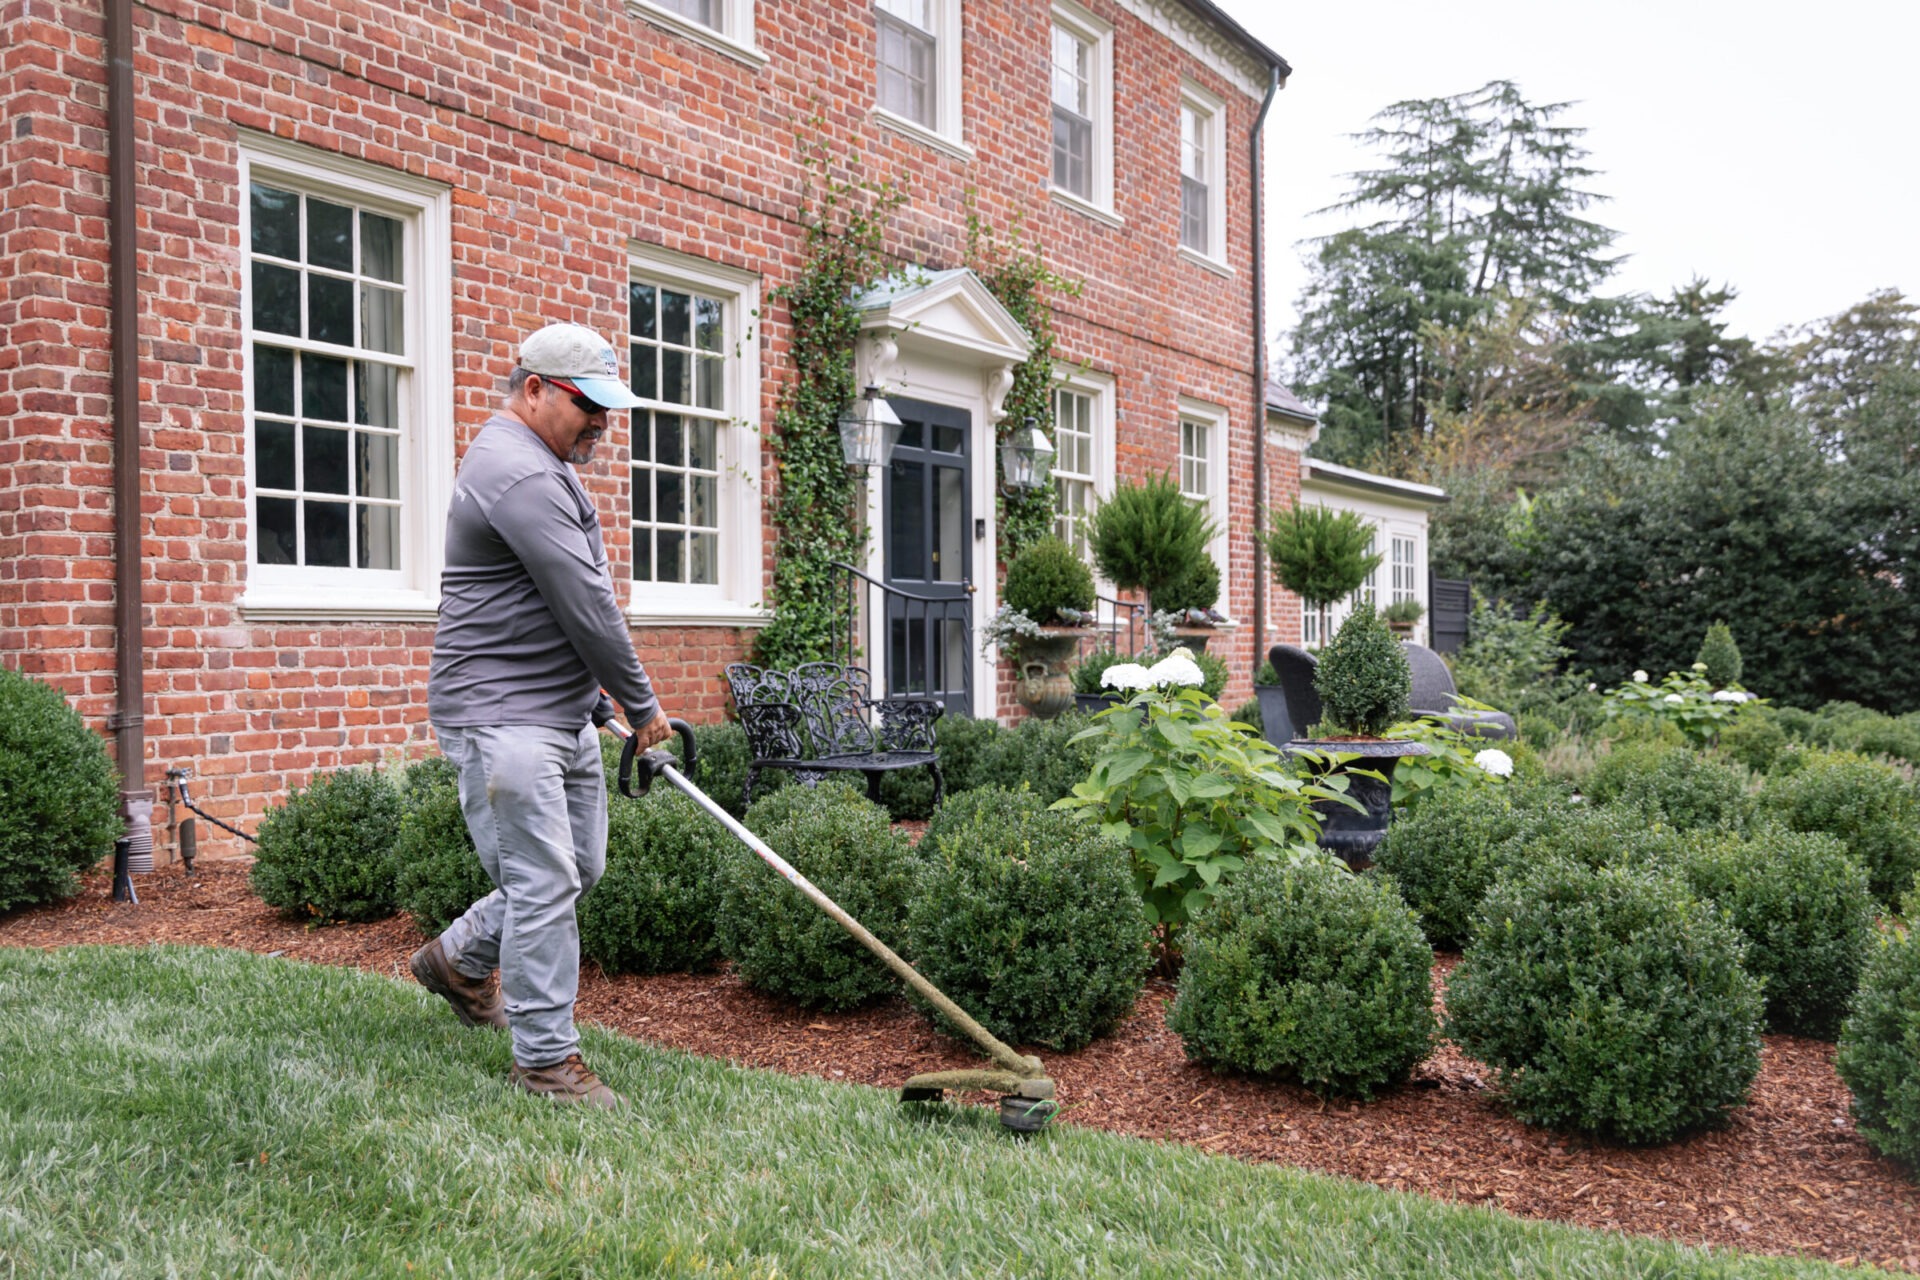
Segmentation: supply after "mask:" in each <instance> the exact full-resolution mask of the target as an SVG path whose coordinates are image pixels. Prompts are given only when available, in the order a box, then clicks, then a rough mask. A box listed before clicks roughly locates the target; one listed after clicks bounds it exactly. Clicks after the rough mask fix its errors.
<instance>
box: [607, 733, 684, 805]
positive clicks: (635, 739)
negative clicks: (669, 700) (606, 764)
mask: <svg viewBox="0 0 1920 1280" xmlns="http://www.w3.org/2000/svg"><path fill="white" fill-rule="evenodd" d="M667 724H668V725H670V726H671V727H672V729H673V731H674V732H675V733H677V734H679V735H680V750H681V752H682V753H683V756H682V758H681V759H678V760H676V759H674V757H673V756H672V755H671V754H670V753H668V752H665V751H646V752H643V751H641V750H640V738H639V736H638V735H636V734H635V733H634V732H633V731H632V730H631V729H627V728H625V727H624V726H622V725H621V724H620V722H619V721H617V720H613V721H609V722H608V725H607V727H608V728H610V729H612V730H613V731H614V732H615V733H616V734H618V735H619V736H620V737H621V738H622V739H624V741H623V742H622V744H621V746H620V794H621V795H623V796H626V797H627V798H628V799H630V800H638V799H639V798H640V797H641V796H644V795H646V794H647V791H648V789H649V788H651V787H652V786H653V780H654V779H655V778H657V777H659V776H660V771H661V770H663V769H665V768H667V766H669V765H678V766H679V767H680V769H681V771H682V772H684V773H687V774H691V773H692V772H693V760H694V754H695V752H696V750H697V748H696V747H695V746H694V745H693V726H692V725H690V724H688V723H687V722H686V721H685V720H673V719H669V720H668V721H667ZM636 760H638V761H639V764H640V770H639V772H638V773H636V772H634V768H633V766H634V762H635V761H636Z"/></svg>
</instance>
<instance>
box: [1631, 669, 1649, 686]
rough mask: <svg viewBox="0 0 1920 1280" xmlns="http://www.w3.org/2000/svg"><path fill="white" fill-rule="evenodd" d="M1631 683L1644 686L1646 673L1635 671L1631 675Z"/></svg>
mask: <svg viewBox="0 0 1920 1280" xmlns="http://www.w3.org/2000/svg"><path fill="white" fill-rule="evenodd" d="M1633 682H1634V683H1635V684H1645V683H1646V682H1647V673H1646V672H1644V671H1636V672H1634V673H1633Z"/></svg>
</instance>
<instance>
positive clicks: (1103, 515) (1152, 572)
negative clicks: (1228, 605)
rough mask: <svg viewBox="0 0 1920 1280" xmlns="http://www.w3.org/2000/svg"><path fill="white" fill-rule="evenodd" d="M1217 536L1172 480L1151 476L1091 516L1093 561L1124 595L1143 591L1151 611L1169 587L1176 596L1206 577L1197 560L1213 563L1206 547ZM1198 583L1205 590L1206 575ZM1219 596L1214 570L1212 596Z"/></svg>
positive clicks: (1125, 489) (1158, 606) (1162, 602)
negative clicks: (1193, 581) (1186, 584)
mask: <svg viewBox="0 0 1920 1280" xmlns="http://www.w3.org/2000/svg"><path fill="white" fill-rule="evenodd" d="M1217 532H1219V527H1218V526H1217V525H1216V524H1214V522H1213V520H1212V518H1211V517H1209V516H1208V515H1207V512H1206V508H1205V507H1203V506H1201V505H1200V504H1199V503H1198V502H1195V501H1194V500H1193V499H1191V498H1189V497H1187V496H1186V495H1185V494H1183V493H1181V492H1180V486H1179V485H1177V484H1175V483H1174V482H1173V479H1172V478H1171V477H1170V476H1167V475H1165V474H1162V475H1159V476H1149V477H1147V478H1146V479H1145V480H1143V481H1141V482H1140V483H1139V484H1129V485H1122V486H1120V488H1119V489H1117V490H1115V492H1114V494H1113V496H1112V497H1111V498H1108V499H1107V500H1106V501H1105V502H1103V503H1101V504H1100V507H1099V510H1097V511H1095V512H1094V513H1093V522H1092V545H1093V563H1094V565H1095V567H1097V568H1098V569H1099V570H1100V572H1101V573H1103V574H1105V575H1106V577H1107V578H1108V580H1109V581H1111V582H1112V583H1113V585H1114V586H1116V587H1119V588H1120V589H1121V590H1122V591H1144V592H1146V593H1147V605H1148V608H1149V610H1157V609H1161V608H1164V607H1165V601H1166V600H1168V599H1170V598H1171V597H1168V596H1167V591H1168V589H1169V588H1172V589H1173V590H1174V591H1175V593H1176V594H1178V593H1180V592H1181V591H1183V590H1185V591H1189V592H1191V591H1192V590H1193V588H1192V587H1191V586H1189V587H1185V588H1183V587H1182V586H1181V584H1182V582H1183V581H1188V580H1191V579H1192V578H1193V576H1194V575H1196V574H1200V575H1204V572H1205V570H1204V569H1203V568H1202V567H1201V564H1200V562H1201V561H1203V560H1204V561H1206V562H1207V563H1208V564H1212V557H1211V556H1210V555H1209V554H1208V552H1207V544H1208V543H1209V542H1211V541H1213V537H1214V535H1215V534H1216V533H1217ZM1197 585H1198V586H1200V587H1204V585H1205V582H1204V577H1202V578H1200V579H1199V581H1198V583H1197ZM1219 593H1220V582H1219V571H1218V569H1216V570H1215V571H1214V581H1213V595H1214V596H1215V597H1218V595H1219ZM1202 594H1204V591H1203V592H1202ZM1206 603H1207V604H1209V605H1211V604H1212V603H1213V600H1211V599H1209V600H1208V601H1207V602H1206Z"/></svg>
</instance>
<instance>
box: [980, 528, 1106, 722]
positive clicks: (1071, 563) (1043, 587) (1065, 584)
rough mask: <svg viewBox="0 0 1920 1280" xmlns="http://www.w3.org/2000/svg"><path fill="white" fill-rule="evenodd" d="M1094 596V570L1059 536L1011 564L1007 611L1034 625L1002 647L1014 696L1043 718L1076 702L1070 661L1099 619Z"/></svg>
mask: <svg viewBox="0 0 1920 1280" xmlns="http://www.w3.org/2000/svg"><path fill="white" fill-rule="evenodd" d="M1093 594H1094V592H1093V574H1092V572H1091V571H1090V570H1088V568H1087V566H1086V565H1085V564H1084V563H1082V562H1081V560H1080V557H1079V556H1078V555H1075V554H1074V551H1073V548H1072V547H1069V546H1068V545H1067V544H1066V543H1064V542H1062V541H1061V540H1060V539H1058V538H1041V539H1039V540H1037V541H1035V542H1033V543H1031V544H1029V545H1028V546H1027V547H1026V548H1025V549H1024V550H1022V551H1020V552H1019V553H1018V554H1017V555H1015V556H1014V557H1013V559H1012V560H1011V561H1009V562H1008V564H1007V578H1006V582H1005V584H1004V585H1003V586H1002V588H1001V598H1002V600H1003V601H1004V608H1003V612H1008V611H1010V612H1011V613H1014V614H1018V615H1020V616H1022V617H1023V618H1025V619H1027V620H1030V621H1031V623H1032V624H1033V625H1032V627H1031V628H1026V629H1021V630H1019V631H1018V632H1017V634H1016V636H1015V638H1013V639H1012V640H1011V642H1010V643H1005V644H1003V645H1002V648H1003V650H1006V651H1008V652H1009V656H1010V657H1011V658H1012V659H1013V663H1014V672H1015V674H1016V676H1017V679H1016V682H1015V684H1014V697H1015V698H1016V699H1018V700H1019V702H1020V705H1021V706H1023V707H1025V708H1026V709H1027V710H1028V711H1029V712H1031V713H1032V714H1034V715H1036V716H1038V717H1040V718H1041V719H1043V720H1051V719H1052V718H1053V717H1055V716H1057V715H1059V714H1060V713H1061V712H1062V711H1065V710H1066V709H1067V708H1069V707H1071V706H1072V705H1073V683H1072V681H1071V679H1070V678H1069V677H1068V674H1067V663H1068V662H1069V661H1070V660H1071V659H1072V658H1073V655H1074V651H1075V650H1076V649H1077V648H1078V647H1079V645H1080V641H1081V639H1082V638H1083V637H1084V636H1085V635H1086V630H1085V625H1086V623H1087V622H1089V621H1090V620H1091V619H1092V617H1093Z"/></svg>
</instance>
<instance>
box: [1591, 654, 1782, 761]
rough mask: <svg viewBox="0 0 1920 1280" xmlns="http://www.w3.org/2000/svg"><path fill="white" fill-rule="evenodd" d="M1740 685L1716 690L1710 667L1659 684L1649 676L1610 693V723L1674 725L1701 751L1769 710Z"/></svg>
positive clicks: (1674, 675)
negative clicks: (1744, 717) (1727, 729)
mask: <svg viewBox="0 0 1920 1280" xmlns="http://www.w3.org/2000/svg"><path fill="white" fill-rule="evenodd" d="M1764 703H1765V699H1762V698H1758V697H1756V696H1755V695H1753V694H1751V693H1748V692H1747V691H1746V690H1744V689H1741V688H1739V687H1737V686H1735V687H1730V688H1725V689H1715V688H1714V687H1713V685H1712V684H1711V683H1710V682H1709V681H1708V680H1707V664H1706V663H1704V662H1696V663H1694V664H1693V666H1692V667H1691V668H1689V669H1688V670H1686V671H1669V672H1668V673H1667V675H1666V677H1665V678H1664V679H1662V680H1661V681H1660V682H1659V683H1658V684H1655V683H1653V682H1652V681H1651V680H1650V679H1649V678H1648V676H1647V673H1646V672H1644V671H1636V672H1634V673H1633V679H1631V680H1629V681H1627V682H1626V683H1624V684H1621V685H1618V686H1616V687H1614V688H1612V689H1609V690H1607V697H1606V712H1607V718H1608V719H1609V720H1625V721H1642V722H1651V723H1654V724H1670V725H1672V726H1674V727H1675V728H1677V729H1678V730H1680V732H1681V733H1682V734H1684V735H1685V736H1686V739H1687V741H1688V742H1690V743H1692V744H1693V745H1695V746H1705V745H1707V744H1708V743H1710V742H1712V741H1713V740H1714V736H1715V735H1716V734H1717V733H1718V732H1719V731H1720V729H1721V727H1722V726H1724V725H1726V724H1728V723H1730V722H1731V721H1732V720H1734V719H1735V718H1736V717H1738V716H1739V715H1740V713H1741V712H1742V711H1744V710H1746V709H1748V708H1750V707H1755V706H1760V705H1764Z"/></svg>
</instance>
